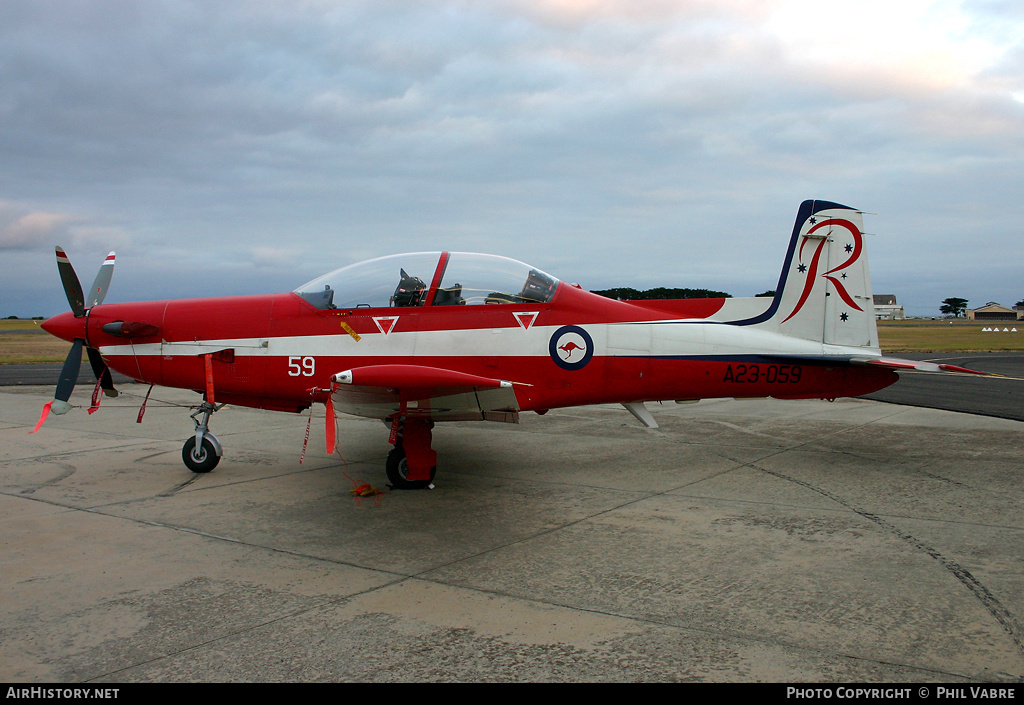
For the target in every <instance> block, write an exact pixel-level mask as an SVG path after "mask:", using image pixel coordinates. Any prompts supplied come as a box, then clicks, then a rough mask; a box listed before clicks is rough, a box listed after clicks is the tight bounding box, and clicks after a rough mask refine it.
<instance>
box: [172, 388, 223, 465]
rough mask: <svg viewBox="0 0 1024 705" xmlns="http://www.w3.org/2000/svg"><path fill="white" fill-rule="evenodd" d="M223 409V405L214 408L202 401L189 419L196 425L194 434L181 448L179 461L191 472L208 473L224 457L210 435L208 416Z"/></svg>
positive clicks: (213, 436) (220, 448)
mask: <svg viewBox="0 0 1024 705" xmlns="http://www.w3.org/2000/svg"><path fill="white" fill-rule="evenodd" d="M223 407H224V405H223V404H220V405H217V406H215V405H213V404H211V403H209V402H205V401H204V402H203V403H202V404H200V405H199V410H198V411H196V412H195V413H194V414H192V415H191V417H190V418H191V419H192V421H193V422H194V423H195V425H196V433H195V435H194V436H192V437H191V438H189V439H188V440H187V441H185V445H184V446H182V448H181V459H182V460H183V461H184V462H185V467H187V468H188V469H189V470H191V471H192V472H197V473H201V472H210V471H211V470H213V469H214V468H215V467H217V463H219V462H220V458H221V456H222V455H224V449H223V448H222V447H221V445H220V441H219V440H217V437H216V436H215V435H213V434H212V433H210V416H211V415H212V414H213V412H215V411H217V410H218V409H221V408H223ZM200 417H202V420H200Z"/></svg>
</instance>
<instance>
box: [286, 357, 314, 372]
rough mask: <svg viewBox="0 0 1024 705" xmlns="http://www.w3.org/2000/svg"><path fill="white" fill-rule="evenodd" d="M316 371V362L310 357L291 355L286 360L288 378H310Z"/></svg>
mask: <svg viewBox="0 0 1024 705" xmlns="http://www.w3.org/2000/svg"><path fill="white" fill-rule="evenodd" d="M315 371H316V360H314V359H313V358H311V357H301V356H299V355H292V356H290V357H289V358H288V376H289V377H300V376H301V377H312V376H313V373H314V372H315Z"/></svg>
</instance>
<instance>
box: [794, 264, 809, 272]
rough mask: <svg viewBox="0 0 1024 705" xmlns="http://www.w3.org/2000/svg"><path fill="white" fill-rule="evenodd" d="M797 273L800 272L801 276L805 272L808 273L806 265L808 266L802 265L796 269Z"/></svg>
mask: <svg viewBox="0 0 1024 705" xmlns="http://www.w3.org/2000/svg"><path fill="white" fill-rule="evenodd" d="M796 271H798V272H800V273H801V274H803V273H804V272H806V271H807V265H806V264H801V265H799V266H798V267H797V268H796Z"/></svg>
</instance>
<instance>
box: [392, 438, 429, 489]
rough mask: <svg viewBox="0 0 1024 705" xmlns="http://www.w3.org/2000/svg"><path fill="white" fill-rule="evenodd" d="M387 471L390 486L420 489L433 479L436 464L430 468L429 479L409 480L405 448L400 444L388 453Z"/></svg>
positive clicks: (424, 487) (427, 485)
mask: <svg viewBox="0 0 1024 705" xmlns="http://www.w3.org/2000/svg"><path fill="white" fill-rule="evenodd" d="M385 468H386V470H387V473H388V481H389V482H390V483H391V487H392V488H393V489H396V490H422V489H426V488H427V487H429V486H430V483H432V482H433V481H434V474H435V473H436V472H437V466H436V465H435V466H434V467H432V468H430V479H429V480H409V479H406V478H408V477H409V461H408V459H407V458H406V456H405V449H404V448H402V446H400V445H396V446H395V447H394V448H392V449H391V452H390V453H388V460H387V463H386V465H385Z"/></svg>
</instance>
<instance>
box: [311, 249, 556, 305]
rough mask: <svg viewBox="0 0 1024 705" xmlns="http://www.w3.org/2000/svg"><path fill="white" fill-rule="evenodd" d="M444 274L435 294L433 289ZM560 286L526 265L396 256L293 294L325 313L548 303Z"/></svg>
mask: <svg viewBox="0 0 1024 705" xmlns="http://www.w3.org/2000/svg"><path fill="white" fill-rule="evenodd" d="M439 271H440V272H441V274H442V276H441V280H440V285H439V286H438V288H437V291H431V290H430V287H431V284H432V283H433V282H434V281H435V280H436V278H437V276H438V272H439ZM557 286H558V280H557V279H555V278H554V277H552V276H550V275H548V274H545V273H544V272H542V271H540V270H539V269H534V268H532V267H530V266H529V265H526V264H523V263H522V262H519V261H516V260H513V259H509V258H507V257H498V256H496V255H481V254H472V253H468V252H452V253H447V252H417V253H413V254H405V255H392V256H389V257H380V258H377V259H372V260H368V261H366V262H360V263H358V264H353V265H349V266H348V267H342V268H341V269H336V270H334V271H333V272H330V273H329V274H325V275H323V276H322V277H318V278H316V279H314V280H313V281H311V282H308V283H306V284H304V285H302V286H301V287H299V288H298V289H296V290H295V293H296V294H298V295H299V296H301V297H302V298H303V299H305V300H306V301H308V302H309V303H310V304H312V305H313V306H315V307H316V308H318V309H321V310H327V309H336V308H340V309H353V308H399V307H408V306H425V305H427V304H428V303H430V304H432V305H434V306H458V305H474V304H507V303H516V304H523V303H545V302H547V301H550V300H551V298H552V297H553V296H554V294H555V289H556V288H557Z"/></svg>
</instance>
